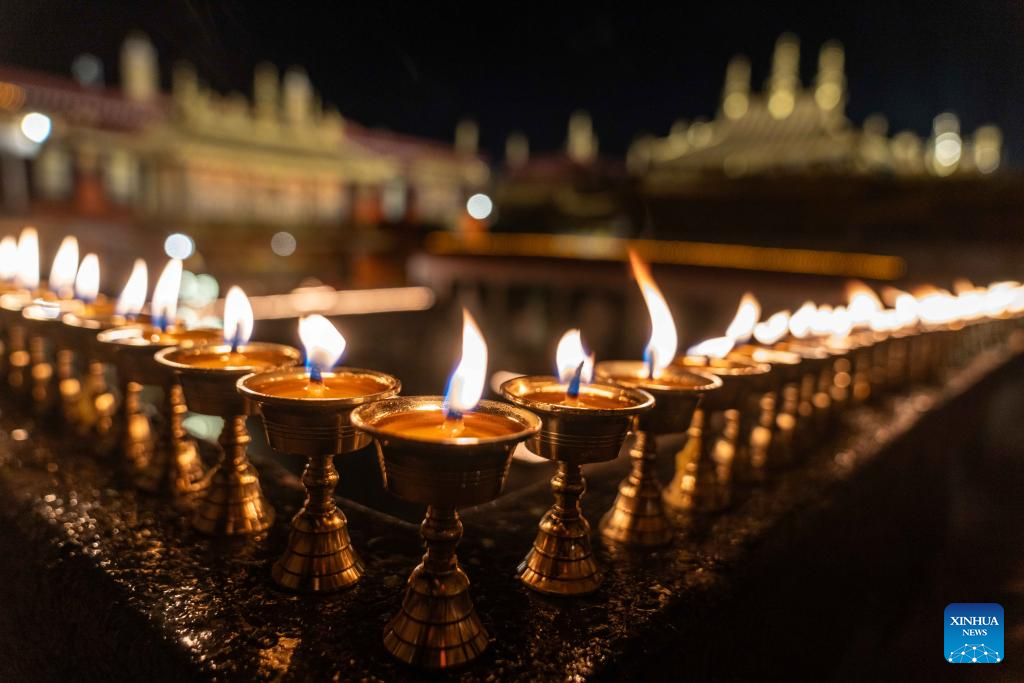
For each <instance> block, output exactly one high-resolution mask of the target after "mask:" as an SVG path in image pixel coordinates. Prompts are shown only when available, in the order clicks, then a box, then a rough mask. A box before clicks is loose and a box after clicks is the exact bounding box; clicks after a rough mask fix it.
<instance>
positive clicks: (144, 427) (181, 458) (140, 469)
mask: <svg viewBox="0 0 1024 683" xmlns="http://www.w3.org/2000/svg"><path fill="white" fill-rule="evenodd" d="M143 329H144V326H143V325H139V324H134V325H126V326H122V327H114V328H111V329H108V330H104V331H102V332H99V333H98V334H97V336H96V340H97V343H98V344H102V345H104V346H103V348H106V349H110V350H111V352H110V353H111V357H112V358H113V359H114V362H115V364H116V366H117V369H118V375H119V377H120V379H121V382H122V387H123V390H124V397H125V398H124V424H123V425H122V429H123V433H122V436H121V439H122V441H121V452H122V455H123V458H124V467H125V469H126V470H127V471H128V473H129V474H130V475H131V476H132V478H133V479H134V481H135V484H136V485H137V486H138V487H139V488H141V489H142V490H143V491H147V492H149V493H154V494H157V495H167V496H171V497H174V498H179V497H188V496H191V495H192V494H194V493H196V492H197V491H199V490H201V489H202V488H203V487H204V486H205V485H206V483H207V480H206V478H205V477H204V474H203V467H202V462H201V461H200V459H199V455H198V451H197V449H196V444H195V442H194V441H193V440H192V439H191V437H189V436H188V435H187V433H186V432H185V428H184V427H183V426H182V420H183V419H184V417H185V413H186V412H187V410H188V409H187V408H186V406H185V402H184V397H183V394H182V390H181V387H180V386H179V385H178V383H177V381H176V380H175V377H174V372H173V371H172V370H171V369H170V368H168V367H165V366H162V365H160V364H158V363H157V362H156V360H155V359H154V357H153V354H154V352H155V351H157V350H159V349H162V348H168V347H167V345H159V344H152V343H139V338H140V334H141V331H142V330H143ZM196 334H197V336H202V337H205V338H206V339H207V341H211V342H212V341H214V340H216V339H219V338H220V335H221V332H220V330H207V331H205V332H204V333H200V332H199V331H197V333H196ZM146 384H151V385H152V384H155V385H157V386H160V387H161V388H162V389H163V392H164V399H163V402H162V403H161V404H158V406H157V408H158V411H159V412H160V416H159V417H160V419H159V420H158V425H159V429H157V428H156V427H155V426H154V425H153V424H151V423H150V420H149V418H148V417H147V416H146V414H145V411H144V410H143V408H142V405H141V403H142V388H143V385H146Z"/></svg>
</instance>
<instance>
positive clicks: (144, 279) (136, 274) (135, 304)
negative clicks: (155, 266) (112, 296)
mask: <svg viewBox="0 0 1024 683" xmlns="http://www.w3.org/2000/svg"><path fill="white" fill-rule="evenodd" d="M148 289H149V269H148V268H146V262H145V261H143V260H142V259H140V258H137V259H135V264H134V265H133V266H132V274H131V275H129V276H128V282H126V283H125V285H124V289H123V290H121V296H119V297H118V298H117V307H116V308H115V312H116V313H117V314H118V315H123V316H125V317H127V318H134V317H135V316H137V315H138V314H139V313H140V312H141V311H142V307H143V306H145V305H146V290H148Z"/></svg>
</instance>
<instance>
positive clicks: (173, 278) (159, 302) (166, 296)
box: [150, 258, 181, 330]
mask: <svg viewBox="0 0 1024 683" xmlns="http://www.w3.org/2000/svg"><path fill="white" fill-rule="evenodd" d="M180 290H181V261H180V260H178V259H176V258H172V259H171V260H169V261H168V262H167V265H166V266H164V270H163V272H162V273H160V278H159V279H158V280H157V281H156V287H154V288H153V300H152V302H151V303H150V309H151V313H152V315H153V324H154V325H156V326H157V327H159V328H160V329H161V330H166V329H167V327H168V326H169V325H172V324H173V323H174V321H175V320H176V318H177V314H178V292H179V291H180Z"/></svg>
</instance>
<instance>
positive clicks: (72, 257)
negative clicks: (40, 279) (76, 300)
mask: <svg viewBox="0 0 1024 683" xmlns="http://www.w3.org/2000/svg"><path fill="white" fill-rule="evenodd" d="M77 272H78V239H77V238H76V237H74V236H73V235H68V236H67V237H65V238H64V240H63V241H62V242H61V243H60V248H59V249H58V250H57V255H56V256H54V257H53V265H52V266H50V291H51V292H53V293H54V294H56V295H57V296H59V297H61V298H62V299H66V298H70V297H71V296H73V295H74V292H75V274H76V273H77Z"/></svg>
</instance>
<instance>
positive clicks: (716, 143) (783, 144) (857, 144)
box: [628, 34, 1002, 188]
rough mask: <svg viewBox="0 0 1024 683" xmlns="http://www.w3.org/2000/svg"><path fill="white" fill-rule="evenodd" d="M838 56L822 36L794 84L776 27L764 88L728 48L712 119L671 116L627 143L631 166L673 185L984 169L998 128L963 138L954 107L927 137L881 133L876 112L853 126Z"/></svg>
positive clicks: (795, 60) (795, 61) (784, 40)
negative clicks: (805, 78) (653, 132)
mask: <svg viewBox="0 0 1024 683" xmlns="http://www.w3.org/2000/svg"><path fill="white" fill-rule="evenodd" d="M844 61H845V56H844V53H843V48H842V46H841V45H840V44H839V43H838V42H835V41H829V42H827V43H825V44H824V45H823V46H822V47H821V51H820V53H819V55H818V71H817V76H816V78H815V81H814V84H813V86H812V87H804V86H803V85H802V84H801V83H800V44H799V42H798V41H797V38H796V36H793V35H791V34H785V35H783V36H781V37H780V38H779V40H778V42H777V43H776V45H775V54H774V56H773V59H772V66H771V74H770V76H769V78H768V82H767V83H766V85H765V89H764V90H763V91H762V92H760V93H758V92H752V91H751V85H750V62H749V60H748V59H747V58H746V57H745V56H743V55H738V56H736V57H733V59H732V60H731V61H730V62H729V65H728V68H727V69H726V73H725V86H724V87H723V89H722V100H721V103H720V106H719V108H718V112H717V114H716V116H715V118H714V119H713V120H710V121H708V120H703V119H698V120H696V121H693V122H692V123H688V122H686V121H678V122H676V123H675V124H674V125H673V126H672V129H671V131H670V132H669V134H668V135H667V136H665V137H662V138H659V137H653V136H646V137H642V138H640V139H638V140H636V141H635V142H634V144H633V145H632V147H631V148H630V150H629V155H628V161H629V167H630V170H631V171H632V172H633V173H635V174H636V175H638V176H640V177H641V178H642V179H643V182H644V184H645V185H646V186H648V187H655V188H656V187H673V186H675V185H677V184H679V183H681V182H686V181H687V180H688V179H691V178H692V177H693V176H698V175H699V176H705V175H707V174H721V175H725V176H728V177H742V176H746V175H757V174H766V173H814V174H822V173H836V174H856V173H882V174H894V175H901V176H914V175H923V174H931V175H934V176H948V175H952V174H954V173H968V174H969V173H980V174H988V173H992V172H993V171H995V170H996V169H997V168H998V167H999V163H1000V152H1001V147H1002V135H1001V133H1000V131H999V129H998V128H997V127H995V126H991V125H989V126H982V127H980V128H978V129H977V130H976V131H975V132H974V134H973V135H972V136H970V137H969V138H962V137H961V132H960V123H959V121H958V120H957V117H956V116H955V115H953V114H949V113H946V114H940V115H939V116H937V117H936V118H935V121H934V125H933V133H932V136H931V137H930V138H929V139H927V140H922V139H921V138H920V137H919V136H918V135H917V134H916V133H914V132H912V131H903V132H900V133H898V134H896V135H894V136H892V137H889V131H888V124H887V122H886V120H885V118H884V117H883V116H881V115H879V114H875V115H872V116H870V117H868V119H867V120H866V121H865V122H864V125H863V126H857V125H856V124H854V123H853V122H851V121H850V120H849V119H847V118H846V112H845V109H846V106H845V105H846V97H847V93H846V77H845V75H844V72H843V65H844Z"/></svg>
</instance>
